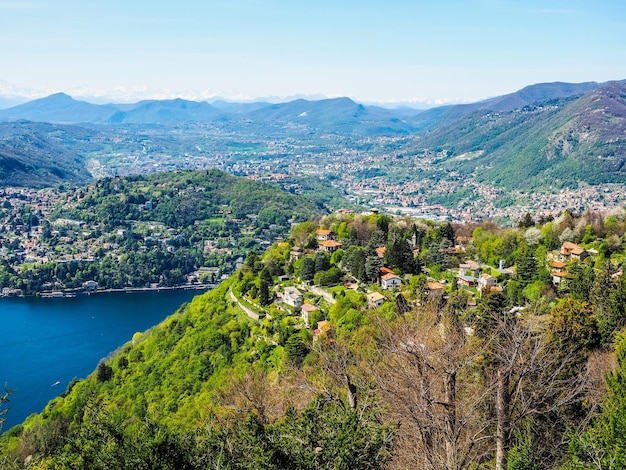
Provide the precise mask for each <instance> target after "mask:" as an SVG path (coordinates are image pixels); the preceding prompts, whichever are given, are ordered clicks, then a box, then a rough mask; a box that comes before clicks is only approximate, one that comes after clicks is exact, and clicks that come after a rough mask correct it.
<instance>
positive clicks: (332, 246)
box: [319, 240, 341, 253]
mask: <svg viewBox="0 0 626 470" xmlns="http://www.w3.org/2000/svg"><path fill="white" fill-rule="evenodd" d="M319 248H320V250H321V251H325V252H326V253H334V252H335V251H337V250H338V249H339V248H341V243H339V242H337V241H335V240H324V241H321V242H319Z"/></svg>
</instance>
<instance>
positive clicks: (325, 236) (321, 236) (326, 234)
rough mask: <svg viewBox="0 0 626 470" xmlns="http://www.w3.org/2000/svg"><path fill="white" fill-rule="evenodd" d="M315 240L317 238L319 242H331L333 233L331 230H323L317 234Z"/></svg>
mask: <svg viewBox="0 0 626 470" xmlns="http://www.w3.org/2000/svg"><path fill="white" fill-rule="evenodd" d="M315 238H317V241H320V242H323V241H325V240H330V239H331V238H332V233H331V231H330V230H325V229H322V228H321V229H319V230H317V231H316V232H315Z"/></svg>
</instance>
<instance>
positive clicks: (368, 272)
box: [364, 255, 383, 282]
mask: <svg viewBox="0 0 626 470" xmlns="http://www.w3.org/2000/svg"><path fill="white" fill-rule="evenodd" d="M382 266H383V260H382V259H380V258H379V257H378V255H372V256H368V257H367V258H366V259H365V266H364V270H365V279H366V280H367V281H369V282H376V280H377V279H378V276H379V275H380V268H381V267H382Z"/></svg>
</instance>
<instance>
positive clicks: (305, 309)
mask: <svg viewBox="0 0 626 470" xmlns="http://www.w3.org/2000/svg"><path fill="white" fill-rule="evenodd" d="M300 309H301V311H302V320H304V323H305V325H307V326H308V325H309V314H311V313H312V312H315V311H317V310H319V308H317V307H316V306H315V305H312V304H308V303H304V304H302V306H301V307H300Z"/></svg>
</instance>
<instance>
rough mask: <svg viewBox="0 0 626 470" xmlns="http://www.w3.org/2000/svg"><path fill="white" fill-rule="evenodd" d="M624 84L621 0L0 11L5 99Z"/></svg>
mask: <svg viewBox="0 0 626 470" xmlns="http://www.w3.org/2000/svg"><path fill="white" fill-rule="evenodd" d="M619 79H626V2H624V1H623V0H595V1H589V0H582V1H579V0H519V1H518V0H466V1H462V0H430V1H426V0H412V1H409V0H406V1H405V0H384V1H383V0H358V1H352V0H345V1H342V0H312V1H311V0H307V1H300V0H176V1H170V0H162V1H155V0H152V1H146V0H106V1H96V0H54V1H51V0H0V95H4V96H8V95H11V94H13V95H19V96H23V97H29V98H35V97H41V96H46V95H48V94H51V93H54V92H59V91H62V92H65V93H68V94H70V95H72V96H74V97H75V98H79V99H80V98H84V99H86V100H87V101H94V102H96V101H101V102H102V101H113V102H132V101H137V100H139V99H146V98H155V99H159V98H173V97H182V98H187V99H195V100H207V99H214V98H215V97H222V98H226V99H230V100H253V99H267V98H273V99H275V100H276V99H285V98H290V97H295V96H305V97H311V98H320V97H337V96H348V97H350V98H353V99H355V100H356V101H359V102H363V103H372V102H376V103H413V104H415V105H421V104H428V105H437V104H443V103H455V102H470V101H477V100H480V99H484V98H487V97H491V96H497V95H502V94H506V93H510V92H513V91H516V90H518V89H521V88H523V87H524V86H527V85H531V84H535V83H542V82H553V81H563V82H574V83H579V82H585V81H597V82H604V81H608V80H619Z"/></svg>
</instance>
